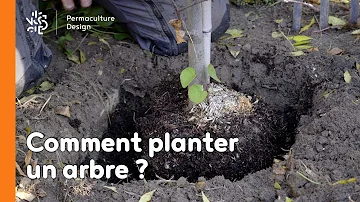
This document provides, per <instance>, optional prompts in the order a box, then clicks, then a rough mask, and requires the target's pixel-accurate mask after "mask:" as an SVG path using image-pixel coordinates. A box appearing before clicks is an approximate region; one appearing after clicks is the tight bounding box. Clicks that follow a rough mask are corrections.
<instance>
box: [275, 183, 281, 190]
mask: <svg viewBox="0 0 360 202" xmlns="http://www.w3.org/2000/svg"><path fill="white" fill-rule="evenodd" d="M274 187H275V189H277V190H279V189H281V186H280V184H279V183H278V182H275V183H274Z"/></svg>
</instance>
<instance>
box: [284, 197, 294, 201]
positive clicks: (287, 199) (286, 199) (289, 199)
mask: <svg viewBox="0 0 360 202" xmlns="http://www.w3.org/2000/svg"><path fill="white" fill-rule="evenodd" d="M285 202H293V200H292V199H291V198H289V197H286V198H285Z"/></svg>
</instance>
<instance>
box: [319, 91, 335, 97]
mask: <svg viewBox="0 0 360 202" xmlns="http://www.w3.org/2000/svg"><path fill="white" fill-rule="evenodd" d="M335 92H336V90H331V91H328V90H326V91H325V92H324V93H323V94H322V96H323V97H324V98H325V99H326V98H328V97H329V96H330V95H331V94H332V93H335Z"/></svg>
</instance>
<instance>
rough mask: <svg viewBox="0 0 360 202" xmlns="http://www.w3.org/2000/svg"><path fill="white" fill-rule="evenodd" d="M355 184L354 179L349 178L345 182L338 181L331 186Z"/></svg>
mask: <svg viewBox="0 0 360 202" xmlns="http://www.w3.org/2000/svg"><path fill="white" fill-rule="evenodd" d="M355 182H356V178H355V177H353V178H350V179H347V180H339V181H337V182H335V183H333V184H332V185H338V184H343V185H344V184H349V183H355Z"/></svg>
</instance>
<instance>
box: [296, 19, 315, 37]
mask: <svg viewBox="0 0 360 202" xmlns="http://www.w3.org/2000/svg"><path fill="white" fill-rule="evenodd" d="M314 23H315V18H314V17H313V18H311V21H310V23H309V24H307V25H305V26H304V27H303V28H301V29H300V32H299V34H300V33H302V32H305V31H306V30H308V29H309V28H310V27H311V26H312V25H313V24H314Z"/></svg>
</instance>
